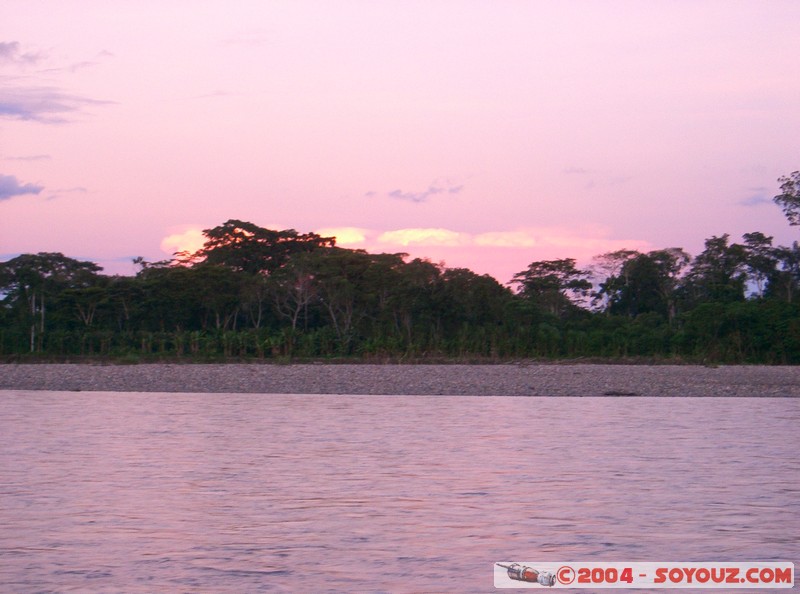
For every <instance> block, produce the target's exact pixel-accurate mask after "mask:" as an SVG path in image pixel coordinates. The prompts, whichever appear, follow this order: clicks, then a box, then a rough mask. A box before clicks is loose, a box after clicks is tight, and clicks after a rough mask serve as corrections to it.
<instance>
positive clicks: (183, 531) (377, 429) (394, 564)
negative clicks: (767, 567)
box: [0, 391, 800, 592]
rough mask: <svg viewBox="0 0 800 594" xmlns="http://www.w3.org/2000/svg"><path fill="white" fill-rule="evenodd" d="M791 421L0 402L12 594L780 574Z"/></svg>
mask: <svg viewBox="0 0 800 594" xmlns="http://www.w3.org/2000/svg"><path fill="white" fill-rule="evenodd" d="M799 421H800V402H799V401H797V400H791V399H758V398H753V399H731V400H727V399H644V398H554V399H546V398H510V397H509V398H505V397H484V398H482V397H448V396H432V397H425V396H299V395H298V396H292V395H272V394H264V395H253V394H227V395H220V394H213V395H211V394H139V393H137V394H120V393H102V392H96V393H53V392H49V393H47V392H14V391H10V392H0V475H2V477H3V480H2V485H1V486H0V491H1V494H2V502H3V505H2V510H0V523H1V524H2V528H1V529H0V583H3V584H5V587H7V588H9V589H10V590H12V591H15V592H26V591H41V590H58V591H63V590H69V589H79V590H82V591H104V592H107V591H125V592H136V591H142V592H147V591H149V592H152V591H215V592H222V591H228V592H243V591H327V590H330V591H391V592H409V591H454V592H464V591H478V592H485V591H491V590H493V583H492V575H493V573H492V572H493V570H492V563H493V562H494V561H498V560H508V559H519V560H530V559H537V560H548V559H550V560H567V559H585V560H633V561H650V560H653V561H655V560H687V561H689V560H696V561H703V560H734V561H735V560H742V561H752V560H759V561H768V560H784V561H796V556H797V552H798V545H797V534H798V533H800V520H798V517H800V496H799V495H800V479H799V478H798V477H800V461H799V460H798V457H797V452H798V449H799V448H798V445H800V439H798V437H797V427H798V422H799Z"/></svg>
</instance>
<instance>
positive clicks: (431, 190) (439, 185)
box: [367, 180, 464, 203]
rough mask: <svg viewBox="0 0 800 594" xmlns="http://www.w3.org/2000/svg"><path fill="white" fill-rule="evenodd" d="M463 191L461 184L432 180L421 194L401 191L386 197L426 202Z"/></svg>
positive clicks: (393, 191) (394, 191) (390, 193)
mask: <svg viewBox="0 0 800 594" xmlns="http://www.w3.org/2000/svg"><path fill="white" fill-rule="evenodd" d="M463 189H464V185H463V184H454V183H453V182H451V181H449V180H445V181H439V180H434V181H433V183H431V184H430V185H429V186H428V188H427V189H426V190H424V191H422V192H404V191H403V190H392V191H391V192H389V193H387V194H386V195H387V196H389V198H394V199H395V200H405V201H407V202H416V203H420V202H426V201H427V200H428V198H430V197H431V196H435V195H437V194H458V193H460V192H461V191H462V190H463ZM372 194H374V193H373V192H368V193H367V195H368V196H369V195H372Z"/></svg>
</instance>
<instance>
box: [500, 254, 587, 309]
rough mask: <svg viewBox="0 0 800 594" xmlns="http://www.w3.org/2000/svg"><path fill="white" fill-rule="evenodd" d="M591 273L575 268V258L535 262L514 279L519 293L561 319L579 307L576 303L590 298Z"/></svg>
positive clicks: (513, 281)
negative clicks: (563, 315) (573, 308)
mask: <svg viewBox="0 0 800 594" xmlns="http://www.w3.org/2000/svg"><path fill="white" fill-rule="evenodd" d="M588 276H589V273H588V272H587V271H585V270H579V269H578V268H576V267H575V259H574V258H565V259H562V260H542V261H539V262H531V264H530V265H529V266H528V269H527V270H523V271H522V272H518V273H517V274H515V275H514V278H513V279H512V281H511V282H512V283H513V284H516V285H517V287H518V293H519V294H520V295H521V296H522V297H525V298H527V299H530V300H532V301H533V302H535V303H536V304H538V305H540V306H541V307H543V308H544V309H545V310H546V311H548V312H550V313H551V314H553V315H561V314H563V313H565V312H566V311H568V310H569V309H571V308H572V307H574V306H575V304H574V302H573V301H572V299H578V298H582V297H586V296H588V295H589V291H590V290H591V288H592V283H591V282H589V280H588Z"/></svg>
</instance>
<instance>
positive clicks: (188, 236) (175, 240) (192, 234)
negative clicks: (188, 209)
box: [160, 227, 206, 255]
mask: <svg viewBox="0 0 800 594" xmlns="http://www.w3.org/2000/svg"><path fill="white" fill-rule="evenodd" d="M205 241H206V236H205V235H203V231H202V230H201V229H198V228H195V227H192V228H190V229H186V230H185V231H182V232H178V233H173V234H172V235H168V236H167V237H165V238H164V239H162V240H161V246H160V247H161V251H163V252H164V253H167V254H169V255H172V254H175V253H177V252H189V253H194V252H196V251H197V250H199V249H200V248H202V247H203V244H205Z"/></svg>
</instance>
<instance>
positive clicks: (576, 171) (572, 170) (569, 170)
mask: <svg viewBox="0 0 800 594" xmlns="http://www.w3.org/2000/svg"><path fill="white" fill-rule="evenodd" d="M589 173H590V171H589V170H588V169H584V168H583V167H566V168H565V169H564V175H588V174H589Z"/></svg>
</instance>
